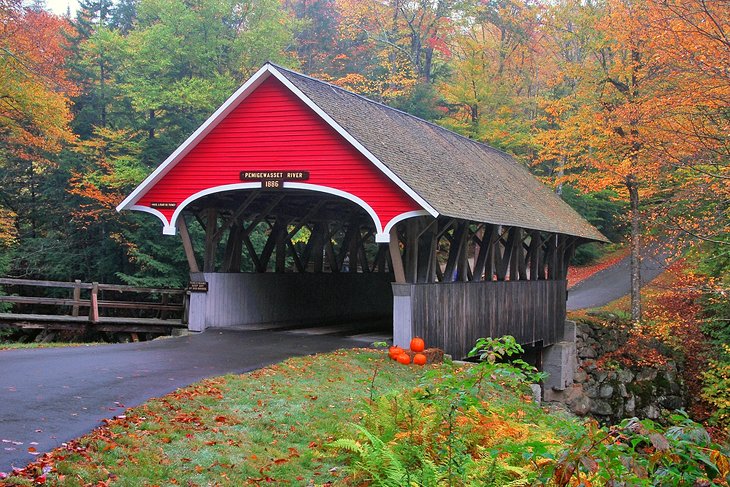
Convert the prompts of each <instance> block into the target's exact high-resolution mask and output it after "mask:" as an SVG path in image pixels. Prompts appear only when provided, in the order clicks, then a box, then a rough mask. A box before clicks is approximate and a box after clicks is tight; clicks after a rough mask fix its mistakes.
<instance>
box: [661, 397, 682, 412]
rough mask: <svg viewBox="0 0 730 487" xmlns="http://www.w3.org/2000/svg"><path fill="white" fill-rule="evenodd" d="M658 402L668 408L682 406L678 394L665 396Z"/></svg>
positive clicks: (673, 408)
mask: <svg viewBox="0 0 730 487" xmlns="http://www.w3.org/2000/svg"><path fill="white" fill-rule="evenodd" d="M660 404H661V405H662V407H664V408H666V409H669V410H675V409H682V408H683V407H684V401H683V400H682V398H681V397H679V396H667V397H666V398H664V400H663V401H661V402H660Z"/></svg>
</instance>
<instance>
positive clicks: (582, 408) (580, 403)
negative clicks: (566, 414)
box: [569, 396, 591, 416]
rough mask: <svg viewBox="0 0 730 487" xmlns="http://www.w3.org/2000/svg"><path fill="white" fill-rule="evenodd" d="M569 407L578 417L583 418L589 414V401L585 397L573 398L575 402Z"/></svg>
mask: <svg viewBox="0 0 730 487" xmlns="http://www.w3.org/2000/svg"><path fill="white" fill-rule="evenodd" d="M569 407H570V410H571V411H573V413H574V414H577V415H578V416H585V415H586V414H588V413H589V412H591V400H590V398H588V397H586V396H580V397H577V398H575V400H573V401H572V402H571V403H570V404H569Z"/></svg>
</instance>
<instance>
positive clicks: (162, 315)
mask: <svg viewBox="0 0 730 487" xmlns="http://www.w3.org/2000/svg"><path fill="white" fill-rule="evenodd" d="M169 301H170V295H169V294H167V293H162V303H161V304H162V305H163V306H167V305H168V304H169ZM160 319H161V320H166V319H167V310H166V309H163V310H161V311H160Z"/></svg>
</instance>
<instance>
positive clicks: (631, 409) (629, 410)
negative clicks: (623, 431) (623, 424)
mask: <svg viewBox="0 0 730 487" xmlns="http://www.w3.org/2000/svg"><path fill="white" fill-rule="evenodd" d="M624 411H625V412H626V415H627V416H634V415H635V414H636V398H635V397H634V395H633V394H629V397H628V399H627V400H626V402H625V403H624Z"/></svg>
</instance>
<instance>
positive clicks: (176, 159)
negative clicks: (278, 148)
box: [116, 63, 439, 241]
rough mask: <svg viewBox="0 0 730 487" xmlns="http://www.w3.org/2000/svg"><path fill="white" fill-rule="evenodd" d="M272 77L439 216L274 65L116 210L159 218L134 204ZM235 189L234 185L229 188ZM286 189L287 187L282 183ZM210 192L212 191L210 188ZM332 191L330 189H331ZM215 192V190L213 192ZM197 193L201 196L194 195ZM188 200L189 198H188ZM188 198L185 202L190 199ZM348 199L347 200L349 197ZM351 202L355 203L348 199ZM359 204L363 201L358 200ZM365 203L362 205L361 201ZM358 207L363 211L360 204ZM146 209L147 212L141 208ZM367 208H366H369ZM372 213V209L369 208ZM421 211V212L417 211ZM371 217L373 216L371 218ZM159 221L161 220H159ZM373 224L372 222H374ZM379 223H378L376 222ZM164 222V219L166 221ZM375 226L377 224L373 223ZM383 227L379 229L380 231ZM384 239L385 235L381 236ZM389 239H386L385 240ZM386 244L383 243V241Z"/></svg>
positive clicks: (169, 231) (167, 228) (172, 231)
mask: <svg viewBox="0 0 730 487" xmlns="http://www.w3.org/2000/svg"><path fill="white" fill-rule="evenodd" d="M271 75H273V76H274V77H276V79H277V80H279V81H280V82H281V83H282V84H283V85H284V86H286V87H287V88H288V89H289V90H290V91H291V92H292V93H293V94H294V95H295V96H297V97H298V98H299V99H300V100H302V102H304V104H306V105H307V106H308V107H309V108H311V109H312V110H314V112H315V113H316V114H317V115H319V116H320V118H322V120H324V121H325V122H326V123H327V124H328V125H330V126H331V127H332V128H333V129H335V131H336V132H337V133H339V134H340V135H341V136H342V137H343V138H344V139H345V140H346V141H347V142H349V143H350V144H351V145H352V146H353V147H355V149H357V150H358V152H360V153H361V154H362V155H363V156H365V157H366V158H367V159H368V160H369V161H370V162H371V163H373V164H374V165H375V166H376V167H377V168H378V169H379V170H380V171H381V172H382V173H383V174H385V175H386V176H387V177H388V179H390V180H391V181H392V182H393V183H395V184H396V185H397V186H398V187H399V188H401V189H402V190H403V191H404V192H405V193H406V194H407V195H408V196H409V197H411V198H412V199H413V200H414V201H416V203H418V204H419V205H420V206H421V207H422V208H423V209H424V211H426V212H427V213H428V214H430V215H431V216H433V217H436V216H438V215H439V213H438V212H437V211H436V210H435V209H434V208H433V207H432V206H431V205H429V204H428V203H427V202H426V201H425V200H424V199H423V198H421V196H420V195H418V193H416V192H415V191H414V190H413V189H411V188H410V187H409V186H408V185H407V184H406V183H405V182H404V181H403V180H402V179H400V178H399V177H398V176H397V175H396V174H395V173H393V172H392V171H391V170H390V169H389V168H388V167H387V166H385V164H383V163H382V162H381V161H380V160H379V159H378V158H377V157H375V156H374V155H373V154H372V153H371V152H370V151H369V150H367V149H366V148H365V147H364V146H363V145H362V144H361V143H360V142H359V141H358V140H357V139H355V138H354V137H353V136H352V135H350V133H349V132H347V131H346V130H345V129H344V128H343V127H342V126H340V125H339V124H338V123H337V122H336V121H335V120H334V119H332V117H330V116H329V115H328V114H327V113H326V112H324V111H323V110H322V109H321V108H320V107H319V106H318V105H317V104H316V103H314V102H313V101H312V100H311V99H310V98H309V97H307V96H306V95H305V94H304V93H303V92H302V91H301V90H300V89H299V88H297V87H296V86H295V85H294V84H293V83H292V82H291V81H289V79H287V78H286V76H284V75H283V74H281V72H280V71H279V70H278V69H277V68H276V67H274V66H273V65H271V64H269V63H267V64H265V65H264V66H262V67H261V68H260V69H259V70H258V71H257V72H256V73H255V74H254V75H253V76H252V77H251V78H249V80H248V81H246V83H244V84H243V86H241V87H240V88H239V89H238V90H236V92H235V93H234V94H233V95H231V96H230V97H229V98H228V99H227V100H226V101H225V103H223V105H221V106H220V107H219V108H218V110H216V111H215V112H214V113H213V114H212V115H211V116H210V117H209V118H208V119H207V120H206V121H205V122H204V123H203V124H202V125H201V126H200V127H198V129H197V130H196V131H195V132H194V133H193V134H192V135H191V136H190V137H188V139H187V140H186V141H185V142H184V143H183V144H182V145H180V146H179V147H178V148H177V149H176V150H175V151H174V152H173V153H172V154H170V156H169V157H168V158H167V159H165V161H164V162H163V163H162V164H160V166H159V167H158V168H157V169H155V171H153V172H152V173H151V174H150V175H149V176H147V178H145V180H144V181H142V183H140V185H139V186H137V188H136V189H135V190H134V191H133V192H132V193H131V194H130V195H129V196H127V197H126V198H125V199H124V201H122V202H121V203H120V204H119V205H118V206H117V208H116V209H117V211H122V210H126V209H132V210H140V211H147V212H148V213H152V214H154V215H155V216H157V217H158V218H160V216H161V214H157V213H159V212H157V213H155V212H153V211H150V210H152V209H151V208H147V207H143V206H140V205H136V203H137V201H138V200H139V199H140V198H141V197H142V196H143V195H144V193H146V192H147V191H148V190H149V189H151V188H152V186H154V185H155V184H156V183H157V182H159V181H160V180H161V179H162V178H163V177H164V176H165V175H166V174H167V173H168V172H169V171H170V170H172V168H173V167H174V166H175V165H176V164H177V163H178V162H179V161H180V160H181V159H182V158H183V157H185V156H186V155H187V154H188V153H189V152H190V151H191V150H192V149H193V148H194V147H195V146H196V145H197V144H198V143H199V142H200V141H201V140H202V139H203V138H205V136H206V135H208V134H209V133H210V132H211V131H212V130H213V129H214V128H215V127H216V126H217V125H218V124H219V123H220V122H221V121H223V120H224V119H225V117H227V116H228V115H229V114H230V113H231V112H232V111H233V110H234V109H235V108H236V107H238V105H240V103H241V102H243V100H245V99H246V98H247V97H248V95H250V94H251V93H252V92H253V91H254V90H255V89H256V88H257V87H258V86H259V85H261V83H263V82H264V81H265V80H266V79H268V78H269V76H271ZM230 186H236V185H230ZM285 187H286V184H285ZM211 189H212V188H211ZM330 189H331V188H330ZM213 192H216V191H213ZM196 194H200V192H199V193H196ZM189 198H190V197H189ZM189 198H188V199H189ZM188 199H186V200H185V202H183V204H181V205H179V206H178V210H176V211H175V214H174V215H173V221H172V222H171V224H169V225H167V224H166V225H165V228H164V229H163V233H164V234H166V235H169V234H172V235H174V234H175V226H174V225H175V220H176V219H177V216H176V215H177V214H178V212H179V210H180V208H182V207H184V206H185V205H186V204H187V203H186V202H188ZM348 199H349V198H348ZM358 199H359V198H358ZM351 201H354V200H351ZM361 201H362V200H361ZM363 203H364V202H363ZM357 204H358V205H359V206H361V207H363V208H365V207H364V206H362V205H361V204H360V203H357ZM143 208H146V209H143ZM368 208H370V207H369V205H368ZM371 210H372V208H371ZM419 211H421V210H419ZM371 216H372V215H371ZM161 219H162V218H161ZM374 221H375V220H374ZM378 222H379V221H378ZM165 223H167V222H166V219H165ZM376 225H377V224H376ZM381 229H382V228H378V230H381ZM380 237H381V238H385V237H384V235H381V236H380ZM388 238H389V237H388ZM382 241H386V240H382Z"/></svg>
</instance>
